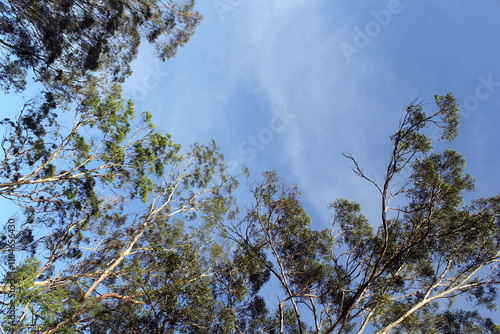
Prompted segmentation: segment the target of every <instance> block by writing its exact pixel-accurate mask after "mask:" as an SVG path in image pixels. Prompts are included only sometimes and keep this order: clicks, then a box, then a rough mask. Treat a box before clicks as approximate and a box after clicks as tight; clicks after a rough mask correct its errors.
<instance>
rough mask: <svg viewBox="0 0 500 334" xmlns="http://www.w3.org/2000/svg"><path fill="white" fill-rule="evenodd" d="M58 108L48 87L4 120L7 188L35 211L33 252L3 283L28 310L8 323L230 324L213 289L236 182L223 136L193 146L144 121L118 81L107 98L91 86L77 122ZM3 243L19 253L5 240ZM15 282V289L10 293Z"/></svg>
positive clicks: (16, 327)
mask: <svg viewBox="0 0 500 334" xmlns="http://www.w3.org/2000/svg"><path fill="white" fill-rule="evenodd" d="M56 110H57V105H56V103H55V101H54V97H53V95H52V94H46V95H45V97H44V99H42V100H40V101H30V102H28V103H26V105H25V107H24V109H23V110H22V112H21V113H20V114H19V115H18V116H17V117H16V118H15V119H13V120H10V119H5V120H4V121H3V122H2V125H3V127H4V128H5V137H4V138H3V140H2V143H1V144H2V148H3V157H2V161H1V162H0V196H2V197H3V198H4V199H7V200H10V201H12V202H13V203H15V204H17V205H18V207H19V208H20V209H21V210H22V212H23V213H24V215H25V217H26V219H25V220H24V221H23V223H22V225H21V229H20V230H19V231H17V236H16V237H17V238H16V241H17V243H16V250H17V251H18V254H21V255H22V257H23V258H24V259H25V260H24V261H22V262H21V263H18V265H17V266H15V267H14V268H11V270H6V271H5V272H4V273H3V278H4V280H3V281H4V284H3V285H2V286H1V288H2V289H1V290H2V292H3V301H2V306H1V307H2V308H3V310H2V311H5V310H6V309H7V307H8V305H9V303H10V302H12V300H11V299H12V298H13V302H14V303H15V305H16V309H17V315H18V316H17V317H16V321H15V322H10V321H8V319H7V318H3V319H2V321H3V323H2V325H3V328H2V329H3V330H4V331H8V332H10V333H24V332H32V333H76V332H89V333H96V332H112V331H115V330H117V331H120V332H127V333H133V332H136V333H165V332H171V331H172V330H184V331H190V332H193V333H194V332H197V329H196V328H204V326H207V324H208V326H209V327H213V326H217V325H218V324H219V325H218V326H226V325H223V324H224V319H221V320H217V319H218V314H219V313H220V312H219V311H218V310H219V309H223V308H224V306H223V305H220V304H218V303H217V302H216V301H215V300H214V299H213V296H212V295H211V293H210V284H211V276H212V275H213V271H214V269H213V268H214V267H215V266H216V265H217V264H218V261H219V260H218V256H217V254H218V253H220V252H221V251H222V250H221V248H220V246H218V244H217V243H215V242H213V239H212V237H211V235H212V234H211V230H212V229H213V225H214V224H213V222H214V221H215V220H221V219H222V218H221V217H222V216H224V215H225V214H226V213H228V212H229V211H230V210H231V207H232V196H231V191H232V189H233V188H234V187H235V186H236V181H235V179H234V178H232V177H229V176H227V175H226V173H225V167H224V164H223V157H222V155H221V154H220V153H219V152H218V149H217V147H216V146H215V144H214V143H211V144H209V145H201V144H195V145H193V146H192V147H191V148H190V149H189V150H183V149H182V148H181V146H180V145H179V144H176V143H174V142H173V140H172V139H171V137H170V136H169V135H168V134H165V133H162V132H160V131H158V130H157V129H156V128H155V126H154V125H153V123H152V122H151V115H150V114H149V113H147V112H145V113H143V114H142V115H141V117H140V120H138V121H134V120H133V119H134V114H135V112H134V107H133V103H132V102H131V101H128V102H126V101H124V100H123V99H122V98H121V95H120V88H119V87H118V86H114V89H113V91H112V93H111V94H110V95H109V96H107V97H106V98H105V99H102V100H101V99H99V98H98V97H96V94H94V92H92V91H89V93H88V94H87V98H86V99H85V100H83V102H82V103H81V104H80V105H79V106H78V108H77V109H76V111H75V114H74V120H73V122H72V124H70V126H66V124H60V123H59V122H58V117H57V114H56ZM197 215H198V218H197ZM184 224H186V225H189V228H188V226H184ZM5 232H7V231H5ZM0 247H1V249H0V250H1V252H0V255H1V256H2V259H3V260H7V257H8V253H9V252H8V247H9V246H8V244H7V242H6V240H5V239H4V240H3V241H1V242H0ZM11 284H14V287H15V292H14V293H13V294H7V292H9V291H10V290H9V287H10V286H11ZM221 312H222V311H221ZM3 314H4V313H3ZM214 317H215V318H214ZM116 319H122V320H121V322H118V323H117V322H116V321H115V320H116ZM125 319H126V320H125ZM221 324H222V325H221ZM30 326H32V327H30ZM30 328H31V329H30ZM127 328H128V329H127ZM200 331H201V329H200Z"/></svg>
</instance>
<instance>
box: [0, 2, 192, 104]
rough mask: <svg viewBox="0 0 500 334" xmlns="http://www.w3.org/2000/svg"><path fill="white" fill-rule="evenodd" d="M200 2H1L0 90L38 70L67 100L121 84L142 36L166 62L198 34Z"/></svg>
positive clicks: (21, 82) (18, 87)
mask: <svg viewBox="0 0 500 334" xmlns="http://www.w3.org/2000/svg"><path fill="white" fill-rule="evenodd" d="M193 6H194V1H193V0H186V1H184V0H181V1H176V0H168V1H158V0H126V1H125V0H105V1H87V0H41V1H31V0H16V1H0V48H1V49H2V56H1V57H0V87H2V88H3V89H4V90H6V91H8V90H10V89H13V90H16V91H20V90H23V89H24V87H25V85H26V76H27V74H28V73H32V74H33V75H34V78H35V79H36V80H37V81H40V82H41V83H43V84H44V85H45V87H46V88H50V89H52V90H54V92H57V93H58V96H60V97H64V98H65V99H71V98H73V97H75V94H78V93H79V92H80V91H81V90H84V89H85V87H87V86H88V85H89V83H91V82H96V81H97V82H99V83H100V85H101V86H102V85H104V84H105V82H106V81H115V82H122V81H124V79H125V78H126V77H127V76H128V75H130V73H131V70H130V62H131V61H132V60H133V59H134V58H135V57H136V55H137V51H138V48H139V45H140V43H141V40H142V39H146V40H147V41H148V42H149V43H151V44H152V45H154V47H155V49H156V51H157V54H158V56H159V57H160V58H161V59H162V60H165V59H167V58H170V57H172V56H174V55H175V53H176V50H177V48H178V47H179V46H182V45H184V44H185V43H186V42H187V41H188V40H189V38H190V37H191V36H192V35H193V33H194V31H195V28H196V26H197V25H198V24H199V22H200V20H201V16H200V15H199V14H198V13H197V12H196V11H194V10H193Z"/></svg>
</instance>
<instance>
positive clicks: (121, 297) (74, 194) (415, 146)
mask: <svg viewBox="0 0 500 334" xmlns="http://www.w3.org/2000/svg"><path fill="white" fill-rule="evenodd" d="M436 106H437V108H436V110H435V111H434V112H432V113H431V114H429V115H427V114H426V113H425V112H424V111H423V107H422V104H419V103H412V104H411V105H409V106H408V107H406V109H405V112H404V115H403V118H402V120H401V122H400V125H399V127H398V129H397V131H396V132H395V134H394V135H393V136H392V137H391V143H392V149H391V156H390V159H389V162H388V166H387V171H386V174H385V177H384V181H383V183H382V184H378V183H376V182H375V181H374V180H372V179H371V178H369V177H367V176H366V174H365V172H364V171H363V169H362V168H361V167H360V166H359V164H358V163H357V161H356V159H355V158H354V157H353V156H352V155H347V156H346V157H347V158H348V159H350V160H351V161H352V163H353V170H354V172H355V173H356V174H357V175H359V176H360V177H362V178H364V179H365V180H366V181H367V182H368V183H370V184H372V185H373V186H374V187H376V188H377V190H378V191H379V194H380V202H381V207H382V210H381V215H380V221H378V222H374V221H368V219H367V218H366V217H365V216H364V215H363V214H362V211H361V205H360V204H358V203H356V202H354V201H349V200H347V199H338V200H336V201H334V202H333V203H332V204H331V206H330V208H331V209H332V210H333V214H332V221H331V226H330V228H328V229H324V230H314V229H312V227H311V219H310V217H309V215H308V214H307V212H306V210H305V209H304V208H303V206H302V203H301V201H300V193H299V190H298V189H297V187H293V186H292V187H289V186H286V185H285V183H284V182H283V181H282V180H281V179H280V178H279V176H278V175H277V174H276V173H275V172H266V173H264V174H263V176H262V179H261V180H260V181H258V182H254V183H249V184H248V186H249V189H250V191H251V194H252V196H253V202H252V203H251V204H248V205H246V206H245V209H241V208H238V205H237V201H236V199H235V198H234V197H233V192H232V190H233V189H234V187H236V186H237V184H238V182H237V180H236V178H235V176H231V175H227V173H226V169H225V165H224V162H223V156H222V155H221V153H219V151H218V149H217V147H216V146H215V144H214V143H211V144H210V145H201V144H196V145H194V146H192V147H191V148H190V149H187V150H186V149H182V147H181V146H180V145H179V144H176V143H174V142H173V140H172V139H171V137H170V136H169V135H168V134H165V133H163V132H161V131H159V130H158V129H156V128H155V126H154V125H153V123H152V119H151V115H150V114H149V113H147V112H144V113H142V115H141V117H140V119H138V120H136V119H135V118H134V117H135V110H134V106H133V103H132V102H131V101H124V100H123V99H122V98H121V94H120V88H119V86H116V85H115V86H114V88H113V90H112V92H111V93H110V94H109V95H108V96H107V97H105V98H102V99H100V98H98V97H97V96H96V95H95V94H89V95H88V98H87V99H85V100H83V101H82V103H81V104H80V105H79V106H78V108H76V110H75V113H74V115H75V117H74V121H73V123H72V125H71V126H70V127H68V126H63V125H62V124H59V122H58V116H57V112H56V111H57V110H56V109H57V104H56V103H55V102H54V97H53V95H52V94H50V93H47V94H46V95H45V96H44V98H43V99H39V100H36V101H29V102H27V103H26V105H25V106H24V108H23V110H22V111H21V113H20V114H19V115H18V116H17V117H16V119H14V120H10V119H5V120H4V121H3V122H2V125H3V127H4V129H5V133H6V135H5V137H4V140H3V141H2V148H3V152H4V156H3V160H2V162H1V169H0V171H1V174H0V177H1V180H0V195H1V196H2V197H3V198H6V199H8V200H11V201H13V202H14V203H16V204H17V205H18V206H19V207H20V208H21V209H22V210H23V212H24V214H25V217H26V220H25V221H24V222H23V223H22V226H21V229H20V230H19V231H17V235H16V237H17V238H16V240H17V250H18V251H20V252H22V254H23V255H24V257H25V258H26V260H25V261H24V262H23V263H20V264H19V265H18V266H17V267H15V268H14V270H11V271H6V272H5V273H4V282H16V292H15V293H14V294H13V295H10V294H8V293H7V291H8V284H6V283H5V284H4V285H2V286H1V287H2V291H3V297H4V301H3V302H4V304H2V305H3V306H2V307H3V308H4V310H5V309H6V308H7V305H8V298H9V296H10V297H13V298H14V299H15V303H16V305H17V309H18V313H19V316H18V318H17V322H16V323H9V322H8V321H7V319H6V318H4V319H3V324H2V327H3V329H4V330H7V331H9V332H11V333H23V332H31V333H77V332H78V333H171V332H189V333H351V332H356V333H362V332H376V333H415V332H419V333H456V332H460V331H462V332H464V331H465V332H467V333H498V332H499V330H498V327H497V326H496V325H495V323H494V322H493V321H492V320H491V319H489V318H488V317H485V316H484V313H482V312H478V311H471V310H467V309H463V310H462V309H460V307H458V308H457V307H451V306H453V302H454V300H455V299H456V298H461V297H465V298H467V299H468V300H470V301H471V302H472V303H473V305H476V308H477V309H481V308H482V309H486V310H487V309H494V308H495V307H496V298H497V291H498V284H499V279H500V271H499V268H498V261H499V255H500V254H499V249H500V247H499V242H500V237H499V236H500V196H493V197H486V198H477V199H476V200H473V201H471V202H470V203H468V204H466V203H464V201H463V196H464V194H466V193H468V192H469V193H470V192H472V191H473V189H474V182H473V179H472V177H471V176H470V175H468V174H466V173H465V171H464V166H465V160H464V158H463V157H461V155H460V154H459V153H458V152H456V151H452V150H450V149H447V150H445V151H443V152H435V151H433V150H432V140H431V138H430V137H429V136H428V135H426V134H425V129H426V127H427V126H428V125H432V126H437V127H438V128H439V129H440V131H441V137H442V139H445V140H452V139H453V138H454V137H455V136H456V134H457V126H458V123H459V122H458V108H457V106H456V102H455V99H454V98H453V96H452V95H451V94H448V95H446V96H436ZM405 169H408V170H410V171H411V172H410V173H409V174H408V175H409V177H408V179H407V180H406V182H405V183H403V184H401V183H398V182H396V180H395V178H396V176H397V175H398V173H401V172H402V171H403V170H405ZM398 197H402V198H404V199H400V200H397V202H398V203H404V204H399V205H397V206H394V207H393V206H391V203H393V202H394V201H396V198H398ZM5 233H7V231H5ZM0 247H1V249H2V253H1V256H2V258H3V259H4V261H7V260H8V251H7V248H8V245H7V242H6V240H5V239H4V240H3V241H0ZM269 284H271V285H274V286H277V287H279V289H280V291H281V295H280V296H278V299H277V300H275V301H274V302H275V304H274V306H275V307H273V304H272V303H270V301H269V298H266V296H265V294H263V291H264V289H265V287H266V286H268V285H269ZM446 305H449V306H450V307H449V308H447V307H446ZM455 306H457V305H455ZM30 326H34V327H30Z"/></svg>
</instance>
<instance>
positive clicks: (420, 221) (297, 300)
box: [218, 94, 500, 334]
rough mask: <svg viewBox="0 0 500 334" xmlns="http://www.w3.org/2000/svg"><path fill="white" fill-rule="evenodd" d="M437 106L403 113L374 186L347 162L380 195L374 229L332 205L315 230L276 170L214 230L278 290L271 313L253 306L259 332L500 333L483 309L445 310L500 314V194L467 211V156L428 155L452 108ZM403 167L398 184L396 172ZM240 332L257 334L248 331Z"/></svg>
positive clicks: (451, 126)
mask: <svg viewBox="0 0 500 334" xmlns="http://www.w3.org/2000/svg"><path fill="white" fill-rule="evenodd" d="M435 101H436V105H437V109H436V110H435V111H434V112H432V113H431V114H430V115H427V114H426V113H425V112H424V111H423V107H422V104H420V103H412V104H411V105H409V106H407V107H406V109H405V113H404V116H403V118H402V120H401V121H400V124H399V127H398V129H397V131H396V133H395V134H394V135H392V136H391V143H392V149H391V155H390V160H389V163H388V166H387V170H386V173H385V176H384V179H383V182H382V183H381V184H379V183H377V182H376V181H375V180H374V179H372V178H370V177H368V176H367V174H366V173H365V172H364V171H363V169H362V168H361V166H359V164H358V162H357V161H356V159H355V158H354V157H353V156H352V155H347V156H346V157H347V158H349V159H350V160H351V161H352V163H353V170H354V172H355V173H356V174H357V175H358V176H360V177H361V178H363V179H365V180H366V181H367V182H368V183H370V184H372V185H373V186H374V187H376V189H377V190H378V192H379V195H380V206H381V214H380V220H379V221H378V222H376V221H372V222H370V221H368V219H367V218H366V217H365V216H364V215H363V213H362V211H361V205H360V204H358V203H356V202H354V201H348V200H346V199H338V200H336V201H334V202H333V203H332V204H331V206H330V208H331V209H333V216H332V224H331V227H330V228H329V229H324V230H321V231H316V230H313V229H311V227H310V223H311V221H310V218H309V216H308V215H307V213H306V212H305V210H304V208H303V207H302V205H301V202H300V197H299V195H300V194H299V192H298V189H297V188H296V187H291V188H290V187H287V186H285V185H284V183H283V182H282V181H281V179H280V178H279V177H278V176H277V175H276V174H275V173H273V172H268V173H265V174H264V180H263V181H262V182H261V183H258V184H256V185H252V186H251V189H252V193H253V195H254V205H253V206H251V207H249V208H248V210H247V211H246V214H244V215H243V216H240V217H239V218H238V219H234V220H232V221H231V223H230V224H226V226H223V227H221V228H222V230H223V232H224V233H225V234H226V235H227V236H228V238H230V239H232V240H233V241H234V242H236V243H238V244H239V249H240V252H241V253H242V255H240V257H246V258H249V259H252V261H257V262H258V263H260V264H259V266H264V267H265V268H266V270H267V273H268V276H269V277H273V279H274V282H276V284H278V286H280V287H281V291H282V294H281V295H280V296H279V297H278V300H276V301H275V302H276V304H277V308H276V310H268V309H267V306H266V304H262V305H260V307H259V309H260V310H261V311H260V313H259V317H260V327H259V328H260V332H273V333H291V332H293V333H311V332H314V333H325V334H326V333H351V332H352V333H363V332H370V333H373V332H375V333H378V334H382V333H457V332H467V333H499V328H498V326H496V325H495V324H494V322H493V321H492V320H491V319H489V318H483V317H482V316H481V314H483V315H484V313H479V312H471V311H467V310H460V306H461V305H457V304H455V307H451V305H453V303H454V301H455V299H456V298H458V297H464V298H467V300H469V302H471V303H473V305H475V307H477V308H478V309H483V310H488V309H489V310H492V309H495V308H496V300H497V293H498V287H499V283H500V268H499V260H500V244H499V243H500V196H499V195H497V196H491V197H486V198H481V197H480V198H477V199H475V200H472V201H471V202H470V203H468V204H467V205H466V204H465V203H464V201H463V196H464V194H466V193H470V192H472V191H473V189H474V182H473V179H472V177H471V176H470V175H468V174H466V173H465V171H464V166H465V159H464V158H463V157H462V156H461V155H460V154H459V153H458V152H456V151H453V150H450V149H446V150H445V151H443V152H432V140H431V138H430V137H429V136H428V135H426V134H425V128H426V126H427V125H432V126H436V127H438V128H439V131H440V133H441V139H442V140H448V141H451V140H452V139H453V138H454V137H455V136H456V135H457V126H458V124H459V116H458V107H457V104H456V101H455V99H454V98H453V96H452V95H451V94H448V95H446V96H436V97H435ZM406 170H407V171H408V175H409V177H408V178H407V180H406V181H405V182H403V183H401V182H400V180H399V179H398V178H397V176H398V174H400V173H401V172H402V171H406ZM394 202H397V203H398V204H397V205H394V204H392V203H394ZM254 268H258V266H257V265H254ZM235 270H236V269H235ZM269 277H267V276H265V277H264V276H262V277H261V278H263V279H264V278H265V279H266V280H268V279H269ZM221 282H223V281H220V280H219V281H218V283H219V284H221ZM226 285H227V284H225V286H226ZM221 288H222V287H221ZM226 290H227V288H226ZM236 296H237V290H235V291H234V292H233V293H232V298H233V299H235V298H236ZM249 298H250V297H248V296H247V297H245V298H242V301H241V305H244V303H245V302H247V303H248V301H249ZM268 300H269V299H268ZM268 304H269V303H268ZM447 305H448V306H450V308H449V309H446V306H447ZM254 309H256V308H255V307H254ZM259 317H254V319H257V318H259ZM242 325H244V324H242ZM245 328H247V329H249V330H248V331H245V330H244V329H245ZM238 332H239V333H245V332H247V333H254V332H255V333H256V332H259V331H254V330H253V329H252V327H251V326H250V324H248V323H247V324H246V327H244V328H243V329H242V330H241V331H238Z"/></svg>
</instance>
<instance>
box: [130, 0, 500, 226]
mask: <svg viewBox="0 0 500 334" xmlns="http://www.w3.org/2000/svg"><path fill="white" fill-rule="evenodd" d="M197 8H198V10H199V11H200V12H201V14H202V15H203V16H204V20H203V21H202V23H201V26H200V27H199V28H198V30H197V32H196V34H195V36H194V37H193V38H191V40H190V41H189V43H188V44H187V45H186V46H185V47H184V48H182V49H180V50H179V52H178V54H177V56H176V57H175V58H173V59H171V60H169V61H167V62H166V63H160V62H159V61H157V60H156V59H155V58H154V56H153V55H152V51H151V50H150V49H148V48H147V47H145V48H144V49H143V50H142V53H141V54H140V56H139V58H138V59H137V60H136V61H135V62H134V66H133V69H134V74H133V76H132V77H131V78H130V79H129V80H128V81H127V83H126V85H125V92H126V95H127V96H129V97H131V98H133V99H134V100H135V101H136V105H137V109H139V110H142V109H148V110H149V111H150V112H151V113H152V114H153V115H154V117H155V120H156V121H155V122H156V124H158V125H159V126H160V127H162V128H163V129H165V130H166V131H167V132H169V133H171V134H172V135H173V138H174V140H177V142H180V143H182V144H184V145H185V146H188V145H189V144H190V143H192V142H195V141H204V142H207V141H209V140H210V139H215V140H216V141H217V143H218V144H219V146H220V147H221V149H222V151H223V153H224V155H225V156H226V159H227V160H228V161H229V162H230V164H231V166H235V167H237V166H240V165H242V164H244V165H246V166H248V167H249V168H250V171H251V173H252V176H251V178H252V179H254V178H257V177H258V176H259V174H260V173H261V172H262V171H265V170H270V169H272V170H278V172H279V174H280V175H281V176H282V178H283V179H284V180H285V182H286V183H288V184H291V183H295V184H297V185H298V186H299V188H300V189H301V191H302V194H303V200H304V204H305V206H306V208H307V209H308V211H309V212H310V214H311V216H312V217H313V220H314V224H315V225H316V226H317V227H318V228H321V227H326V226H327V225H328V219H329V215H330V213H329V212H328V211H327V210H326V206H327V205H328V203H330V202H331V201H333V200H335V199H336V198H339V197H342V198H348V199H351V200H356V201H358V202H360V203H361V204H362V207H363V209H364V210H365V211H366V213H367V215H368V216H369V217H370V218H372V219H373V220H374V223H375V224H376V223H377V222H376V220H377V218H378V215H379V211H380V209H379V208H380V204H379V197H378V196H377V193H376V191H375V189H374V188H373V187H370V185H369V184H367V183H366V182H365V181H363V180H361V179H359V178H357V177H356V176H355V175H354V174H353V173H352V172H351V170H350V168H349V166H350V164H349V161H348V160H347V159H345V158H343V157H342V153H349V152H350V151H351V150H352V153H353V154H354V156H355V157H356V158H357V159H358V160H359V162H360V164H361V166H363V167H364V170H365V171H366V172H367V173H368V174H369V175H373V176H374V177H375V179H376V180H381V179H382V177H383V172H384V170H385V167H386V164H387V162H388V158H389V149H390V146H389V136H390V135H391V134H392V133H393V132H394V131H395V129H396V127H397V125H398V120H399V118H400V117H401V115H402V112H403V106H404V105H407V104H409V103H411V102H412V101H413V100H414V99H415V98H417V97H420V100H423V101H425V102H429V103H430V104H429V105H428V106H427V108H428V109H427V110H428V111H429V112H431V111H433V110H434V109H435V106H434V104H433V101H434V95H435V94H446V93H447V92H450V91H451V92H453V93H454V95H455V97H456V98H457V99H458V101H459V102H460V105H461V109H462V111H461V114H462V125H461V126H460V128H459V132H460V136H459V137H458V138H457V139H456V140H455V141H454V142H452V144H451V145H449V146H450V147H451V148H452V149H456V150H458V151H460V152H462V154H463V155H464V156H465V157H466V159H467V171H468V172H469V173H471V174H472V175H473V176H474V178H475V179H476V182H477V187H476V189H477V194H482V195H492V194H496V193H498V192H499V191H500V185H499V182H498V181H499V177H498V172H497V166H498V162H499V160H500V153H499V150H498V149H497V145H498V143H499V142H500V140H499V139H500V138H499V132H498V131H497V124H498V121H499V120H500V115H499V111H500V110H499V106H500V65H499V63H498V59H499V58H500V57H499V56H500V43H499V42H500V35H499V34H498V32H499V31H500V21H499V20H498V19H497V16H498V14H499V13H500V1H497V0H496V1H493V0H489V1H481V2H472V1H439V2H436V1H426V0H420V1H417V0H399V1H398V0H384V1H370V2H367V3H365V2H347V1H332V0H329V1H326V0H307V1H306V0H295V1H290V0H287V1H285V0H279V1H261V0H254V1H249V0H211V1H204V2H201V1H199V3H198V4H197ZM346 50H347V51H346ZM446 147H448V146H447V144H443V143H440V144H438V145H436V146H435V148H436V150H442V149H445V148H446ZM403 177H404V175H403Z"/></svg>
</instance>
